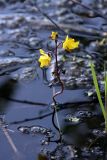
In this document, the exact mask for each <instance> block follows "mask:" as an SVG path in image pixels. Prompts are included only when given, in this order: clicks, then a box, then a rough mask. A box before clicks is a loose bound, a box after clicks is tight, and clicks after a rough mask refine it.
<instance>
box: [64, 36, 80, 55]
mask: <svg viewBox="0 0 107 160" xmlns="http://www.w3.org/2000/svg"><path fill="white" fill-rule="evenodd" d="M78 46H79V41H75V40H74V39H73V38H69V37H68V36H66V39H65V41H64V42H63V48H64V49H65V50H67V51H68V52H70V51H71V50H73V49H75V48H78Z"/></svg>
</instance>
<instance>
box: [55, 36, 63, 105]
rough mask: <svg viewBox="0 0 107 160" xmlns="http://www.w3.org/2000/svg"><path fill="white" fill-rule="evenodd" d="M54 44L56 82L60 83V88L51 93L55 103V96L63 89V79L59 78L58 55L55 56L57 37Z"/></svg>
mask: <svg viewBox="0 0 107 160" xmlns="http://www.w3.org/2000/svg"><path fill="white" fill-rule="evenodd" d="M55 44H56V49H55V52H54V53H55V73H54V74H55V76H56V78H57V80H58V82H59V83H60V85H61V90H60V91H58V92H56V93H55V94H54V95H53V102H54V104H55V105H56V104H57V102H56V100H55V97H57V96H58V95H60V94H62V93H63V90H64V84H63V81H62V80H61V78H60V70H59V66H58V56H57V49H58V45H57V39H56V40H55Z"/></svg>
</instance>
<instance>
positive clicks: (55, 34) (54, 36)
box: [51, 32, 58, 40]
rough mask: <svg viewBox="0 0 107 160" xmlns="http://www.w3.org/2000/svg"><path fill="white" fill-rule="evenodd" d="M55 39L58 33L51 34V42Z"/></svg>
mask: <svg viewBox="0 0 107 160" xmlns="http://www.w3.org/2000/svg"><path fill="white" fill-rule="evenodd" d="M57 37H58V32H52V33H51V39H52V40H56V39H57Z"/></svg>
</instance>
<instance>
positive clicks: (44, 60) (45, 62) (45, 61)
mask: <svg viewBox="0 0 107 160" xmlns="http://www.w3.org/2000/svg"><path fill="white" fill-rule="evenodd" d="M39 51H40V54H41V56H40V58H39V60H38V61H39V62H40V67H41V68H43V67H48V66H49V65H50V62H51V57H50V56H49V55H48V54H46V53H45V51H44V50H42V49H40V50H39Z"/></svg>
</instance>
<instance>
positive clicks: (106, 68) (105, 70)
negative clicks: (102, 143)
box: [104, 62, 107, 132]
mask: <svg viewBox="0 0 107 160" xmlns="http://www.w3.org/2000/svg"><path fill="white" fill-rule="evenodd" d="M104 82H105V112H106V120H105V131H106V132H107V62H105V63H104Z"/></svg>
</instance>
